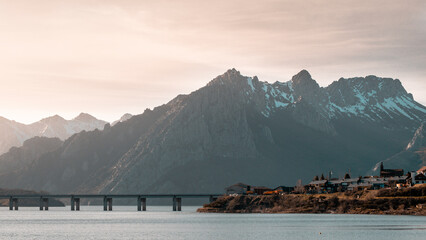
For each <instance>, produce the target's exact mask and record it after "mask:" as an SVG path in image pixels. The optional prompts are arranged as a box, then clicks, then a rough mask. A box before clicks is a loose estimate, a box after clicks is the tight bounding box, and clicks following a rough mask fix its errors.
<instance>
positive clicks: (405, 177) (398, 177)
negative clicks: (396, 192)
mask: <svg viewBox="0 0 426 240" xmlns="http://www.w3.org/2000/svg"><path fill="white" fill-rule="evenodd" d="M407 178H408V176H407V175H402V176H393V177H389V178H387V180H389V181H398V180H406V179H407Z"/></svg>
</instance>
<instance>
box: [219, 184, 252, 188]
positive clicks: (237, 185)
mask: <svg viewBox="0 0 426 240" xmlns="http://www.w3.org/2000/svg"><path fill="white" fill-rule="evenodd" d="M248 186H250V185H247V184H245V183H236V184H234V185H231V186H229V187H227V188H225V189H229V188H233V187H241V188H246V187H248Z"/></svg>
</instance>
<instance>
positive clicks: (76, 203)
mask: <svg viewBox="0 0 426 240" xmlns="http://www.w3.org/2000/svg"><path fill="white" fill-rule="evenodd" d="M222 195H223V194H48V195H0V199H9V210H18V209H19V199H39V201H40V211H43V209H44V210H49V199H53V198H55V199H61V198H62V199H64V198H68V199H70V200H71V211H80V199H82V198H84V199H103V206H104V211H112V199H118V198H121V199H134V200H135V203H136V206H137V210H138V211H146V199H147V198H170V199H171V200H172V203H173V211H182V198H209V201H210V202H212V201H215V200H216V199H217V198H218V197H219V196H222Z"/></svg>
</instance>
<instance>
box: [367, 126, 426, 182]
mask: <svg viewBox="0 0 426 240" xmlns="http://www.w3.org/2000/svg"><path fill="white" fill-rule="evenodd" d="M425 136H426V126H425V123H422V124H421V125H420V127H419V128H418V129H417V130H416V132H415V133H414V136H413V138H412V139H411V141H410V142H409V143H408V145H407V147H406V148H405V149H404V150H403V151H401V152H399V153H397V154H395V155H393V156H391V157H389V158H387V159H385V160H384V161H383V163H384V164H385V166H386V168H403V169H405V170H406V171H416V170H418V169H420V168H421V167H423V166H426V141H425V140H424V137H425ZM381 162H382V161H380V162H378V163H376V165H375V166H374V167H373V168H372V169H371V170H370V171H369V172H367V173H368V174H369V175H378V174H380V164H381Z"/></svg>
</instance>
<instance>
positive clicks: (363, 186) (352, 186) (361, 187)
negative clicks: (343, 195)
mask: <svg viewBox="0 0 426 240" xmlns="http://www.w3.org/2000/svg"><path fill="white" fill-rule="evenodd" d="M372 187H373V185H372V184H371V183H366V182H365V183H362V182H359V183H353V184H352V183H351V184H349V186H348V191H358V190H365V189H371V188H372Z"/></svg>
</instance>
